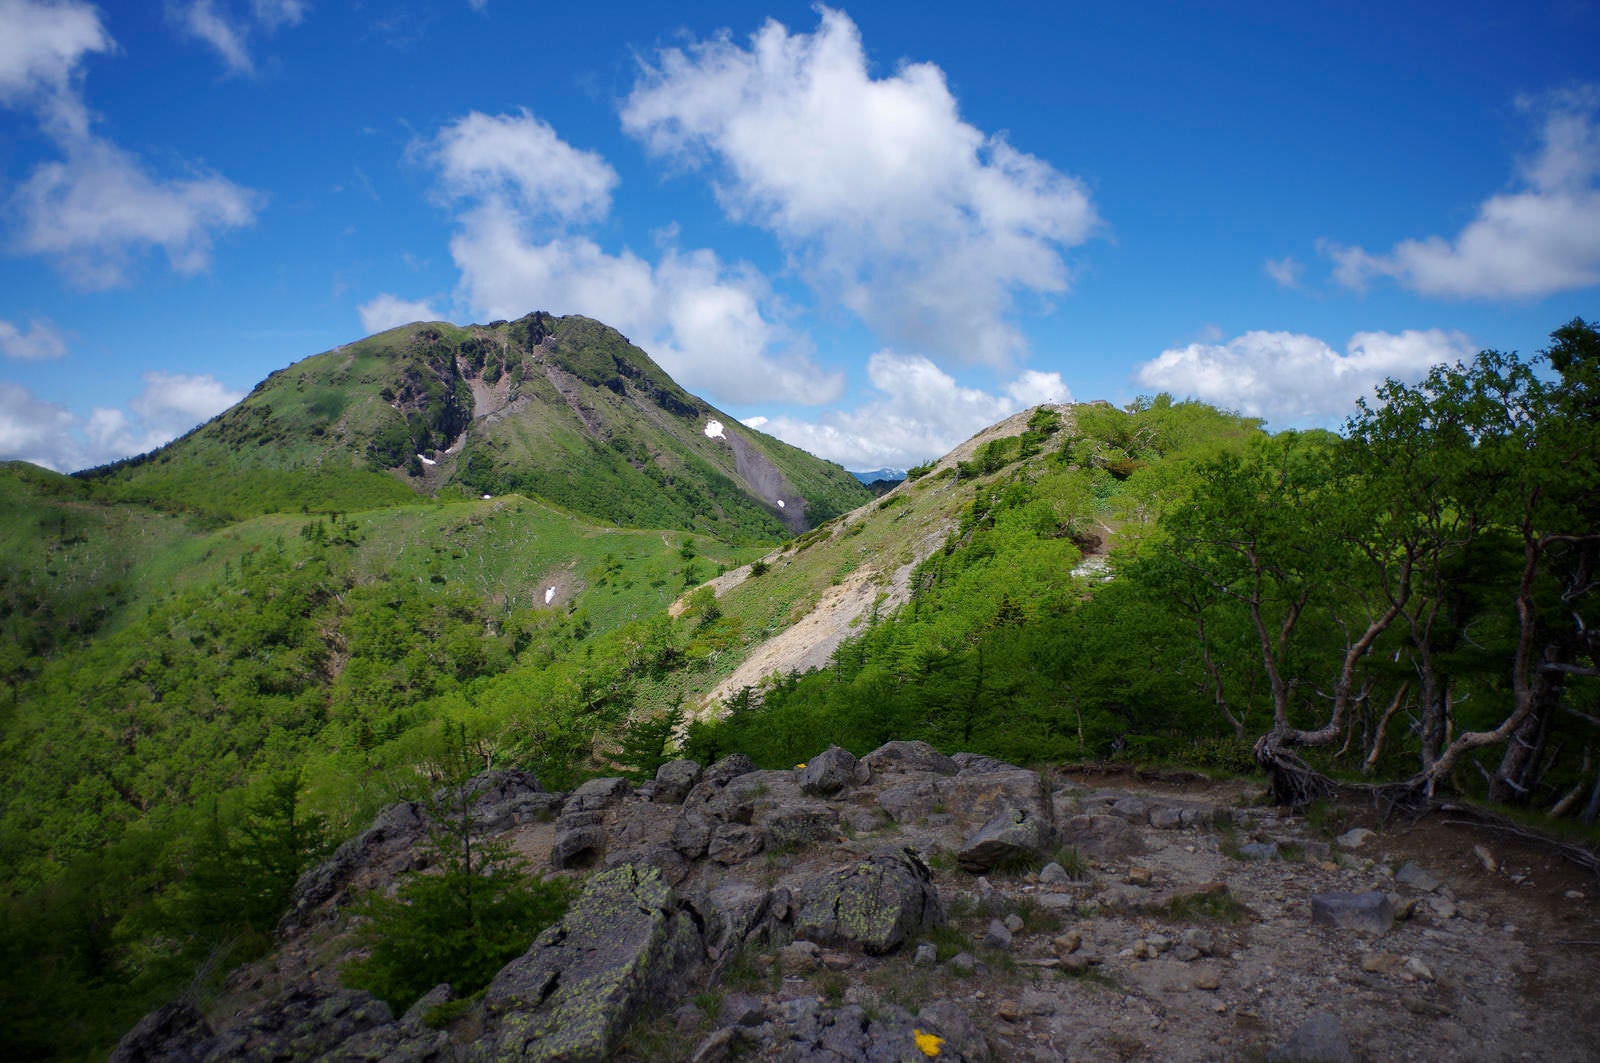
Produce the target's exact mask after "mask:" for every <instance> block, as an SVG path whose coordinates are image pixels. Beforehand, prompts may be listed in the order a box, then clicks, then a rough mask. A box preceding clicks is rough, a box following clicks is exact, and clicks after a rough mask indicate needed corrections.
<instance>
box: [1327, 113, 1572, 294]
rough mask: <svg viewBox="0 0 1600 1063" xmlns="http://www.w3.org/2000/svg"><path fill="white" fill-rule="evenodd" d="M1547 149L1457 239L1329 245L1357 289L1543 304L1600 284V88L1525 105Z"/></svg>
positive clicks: (1345, 279) (1339, 269)
mask: <svg viewBox="0 0 1600 1063" xmlns="http://www.w3.org/2000/svg"><path fill="white" fill-rule="evenodd" d="M1522 106H1523V109H1524V110H1525V111H1526V112H1527V113H1529V114H1530V115H1536V116H1537V117H1538V120H1539V121H1540V123H1541V125H1540V130H1539V147H1538V150H1537V151H1536V152H1535V153H1534V154H1533V155H1532V156H1530V157H1529V158H1526V159H1523V160H1522V161H1521V162H1520V163H1519V165H1518V166H1517V172H1516V180H1515V182H1514V185H1513V188H1512V190H1511V191H1507V192H1503V193H1501V194H1499V195H1495V196H1491V197H1490V198H1489V199H1487V200H1485V201H1484V202H1483V203H1482V204H1481V205H1480V206H1479V208H1478V214H1477V217H1475V218H1474V219H1473V220H1472V221H1471V222H1469V223H1468V224H1467V226H1466V227H1465V228H1464V229H1462V230H1461V232H1459V233H1457V234H1456V235H1455V236H1454V237H1453V238H1448V239H1447V238H1445V237H1442V236H1429V237H1426V238H1423V239H1412V240H1403V241H1401V242H1400V243H1398V244H1396V245H1395V246H1394V248H1393V249H1392V250H1390V251H1388V252H1387V253H1376V254H1375V253H1373V252H1369V251H1366V250H1364V249H1363V248H1359V247H1343V246H1340V245H1338V244H1335V243H1331V242H1324V244H1323V245H1322V251H1323V253H1324V254H1326V255H1327V256H1328V257H1329V258H1331V259H1332V260H1333V263H1334V277H1335V278H1336V279H1337V280H1338V281H1339V282H1340V283H1341V284H1344V285H1346V286H1348V287H1351V288H1356V289H1361V288H1364V287H1365V286H1366V285H1367V284H1368V283H1369V282H1370V281H1371V280H1372V279H1373V278H1376V277H1392V278H1394V279H1395V280H1396V281H1398V282H1399V283H1400V284H1401V285H1403V286H1404V287H1406V288H1410V289H1411V290H1413V291H1416V292H1420V293H1421V294H1423V295H1434V296H1444V297H1449V298H1461V299H1470V298H1487V299H1508V298H1509V299H1521V298H1526V299H1535V298H1539V297H1542V296H1546V295H1551V294H1553V293H1555V292H1562V291H1570V290H1572V289H1575V288H1586V287H1589V286H1590V285H1593V284H1596V283H1600V126H1597V123H1596V116H1597V111H1600V87H1596V86H1585V87H1583V88H1579V89H1572V90H1567V91H1564V92H1560V93H1556V94H1553V95H1550V96H1547V97H1544V98H1542V99H1540V100H1525V101H1522Z"/></svg>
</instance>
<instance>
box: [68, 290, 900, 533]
mask: <svg viewBox="0 0 1600 1063" xmlns="http://www.w3.org/2000/svg"><path fill="white" fill-rule="evenodd" d="M89 475H92V476H109V477H113V478H118V479H122V480H124V481H125V482H126V489H127V491H128V492H129V493H130V494H132V495H134V496H136V497H144V498H147V499H149V500H152V501H166V502H169V503H177V504H181V505H186V506H190V507H193V508H199V509H208V508H209V509H212V510H220V512H219V515H222V516H240V515H244V514H245V513H247V512H249V511H251V510H254V511H257V512H259V511H262V510H261V508H260V506H259V505H251V504H250V503H249V500H248V499H249V496H250V494H251V490H247V489H245V488H244V487H243V484H244V483H249V484H252V485H254V487H253V490H254V493H255V494H257V495H261V494H268V495H273V496H275V497H276V498H277V501H276V503H275V504H273V506H272V508H283V507H284V504H285V503H292V504H293V505H294V508H299V507H300V506H311V507H313V508H316V507H318V506H322V505H327V504H330V503H333V501H334V500H335V499H339V498H343V499H345V502H344V505H346V506H348V505H349V504H350V503H349V501H348V499H349V495H350V491H351V488H352V487H353V486H354V485H356V484H360V485H362V488H361V492H360V493H361V494H363V495H365V496H368V498H369V500H371V501H373V502H378V501H380V499H379V498H378V497H373V496H385V497H390V496H392V497H395V498H403V497H406V495H407V494H408V492H405V491H403V490H399V489H398V485H400V484H404V485H407V486H409V487H410V488H411V489H412V491H415V492H418V493H423V494H430V495H433V494H439V493H441V492H445V493H457V494H460V493H468V492H470V493H472V494H474V495H483V494H487V495H499V494H507V493H513V492H514V493H521V494H526V495H529V496H535V497H540V498H543V499H545V500H548V501H550V502H553V503H555V504H557V505H560V506H562V507H564V508H566V509H569V510H572V511H574V512H577V513H580V514H584V515H587V516H591V517H595V518H599V519H600V520H603V521H606V522H609V523H613V524H619V525H627V526H633V527H663V528H681V529H684V530H693V531H700V532H706V533H709V534H715V535H718V536H719V537H722V538H724V539H730V540H735V541H737V540H750V539H775V538H779V537H781V536H783V535H785V534H786V533H794V532H800V531H804V530H806V529H807V528H810V527H812V526H814V525H816V524H818V523H820V522H822V521H825V520H828V519H829V518H831V517H833V516H836V515H838V514H839V513H842V512H845V511H847V510H849V509H851V508H853V507H854V506H856V505H859V504H860V503H862V502H863V501H865V500H866V499H867V498H868V497H869V495H868V493H867V492H866V491H865V490H863V489H862V488H861V486H860V485H859V484H858V483H857V482H856V481H855V480H854V478H852V477H851V476H850V474H849V473H847V472H845V471H844V470H843V469H841V468H839V467H838V466H835V465H832V464H830V463H828V462H824V461H821V460H820V459H817V458H814V457H812V456H811V455H809V454H806V453H805V452H803V451H801V450H798V449H796V448H794V447H791V446H789V445H787V444H785V443H782V442H780V441H778V440H777V439H774V438H772V437H771V436H767V435H763V434H762V433H760V432H757V431H755V430H753V429H750V428H747V427H745V426H744V425H742V424H740V423H739V422H738V421H737V420H736V419H734V418H733V417H731V416H729V415H727V414H725V413H722V412H721V411H719V410H717V409H715V408H714V407H712V406H711V405H710V404H709V403H707V402H706V401H704V400H703V399H700V398H697V397H696V396H694V395H691V394H689V393H688V392H687V391H685V390H684V389H683V388H681V387H680V386H678V384H677V383H676V382H674V381H673V380H672V378H671V377H669V376H668V375H667V374H666V373H665V372H664V371H663V370H662V369H661V367H660V366H658V365H657V364H656V363H655V362H654V361H653V360H652V359H651V358H650V356H649V355H647V354H646V353H645V352H644V351H642V350H640V349H639V348H638V347H635V346H634V345H633V344H631V343H629V342H628V340H627V339H626V337H624V336H623V335H622V334H621V333H619V332H617V331H616V330H615V329H613V328H609V327H608V326H606V325H603V324H601V323H600V322H598V321H593V320H591V319H589V318H585V317H577V316H569V317H554V316H552V315H550V314H546V313H542V312H536V313H532V314H529V315H527V316H526V317H522V318H519V319H517V320H515V321H494V322H491V323H489V324H487V325H467V326H457V325H452V324H448V323H446V322H426V323H422V322H419V323H415V324H411V325H404V326H401V327H399V328H394V329H390V330H388V331H387V332H382V333H379V334H377V335H375V336H369V337H368V338H366V339H364V340H360V341H359V342H356V343H351V344H346V345H344V346H341V347H336V348H334V349H333V350H331V351H327V352H324V353H322V354H318V355H313V356H312V357H309V358H306V359H304V360H302V361H300V362H296V363H295V364H294V365H291V366H289V367H288V368H286V369H282V370H279V371H278V372H276V373H273V374H272V375H271V376H269V377H268V378H267V379H266V380H264V381H262V382H261V383H260V384H259V385H257V386H256V388H255V390H253V391H252V392H251V393H250V395H249V396H248V397H247V398H246V399H245V400H244V401H243V402H241V403H239V404H238V405H237V406H234V407H233V408H232V409H230V410H228V411H226V412H225V413H223V414H221V415H220V416H218V417H217V418H215V419H214V420H212V421H210V422H209V423H207V424H205V425H202V426H201V427H199V428H197V429H196V430H195V431H193V432H191V433H189V434H188V435H187V436H185V437H183V438H182V439H180V440H178V441H177V442H175V443H173V444H171V445H170V446H167V447H165V448H163V449H161V450H159V451H156V452H154V453H153V454H151V455H148V456H146V457H142V458H138V459H134V460H132V461H129V462H124V463H119V464H118V465H117V466H112V467H109V468H107V469H103V470H96V471H94V472H92V473H90V474H89ZM241 477H242V478H243V480H242V481H241V479H240V478H241Z"/></svg>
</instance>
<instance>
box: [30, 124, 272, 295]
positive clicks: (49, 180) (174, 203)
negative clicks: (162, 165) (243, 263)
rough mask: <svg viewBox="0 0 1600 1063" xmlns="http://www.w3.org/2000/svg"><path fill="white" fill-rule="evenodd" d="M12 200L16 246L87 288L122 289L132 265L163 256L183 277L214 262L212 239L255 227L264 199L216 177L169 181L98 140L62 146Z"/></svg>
mask: <svg viewBox="0 0 1600 1063" xmlns="http://www.w3.org/2000/svg"><path fill="white" fill-rule="evenodd" d="M65 147H66V157H65V158H64V159H62V160H60V161H58V162H48V163H44V164H42V165H41V166H39V167H38V168H37V169H36V170H34V172H33V173H32V175H30V176H29V177H28V178H27V180H25V181H23V183H22V184H21V186H20V187H19V188H17V190H16V191H15V192H14V193H13V196H12V203H13V206H14V207H15V209H16V210H17V212H18V214H19V216H20V218H21V220H22V226H21V232H20V234H19V241H18V242H19V245H20V246H21V248H22V249H23V250H24V251H29V252H33V253H37V254H42V255H46V256H48V257H50V258H52V259H54V260H55V262H56V264H57V266H58V267H59V268H60V269H61V270H62V271H63V272H64V273H65V274H66V275H67V276H68V277H69V278H71V279H72V280H73V281H75V282H76V283H78V284H80V285H82V286H83V287H86V288H107V287H112V286H115V285H118V284H121V283H123V282H124V281H125V280H126V279H127V274H128V268H129V266H130V264H131V263H132V261H133V259H134V258H135V256H136V255H137V254H138V253H140V252H143V251H145V250H148V249H151V248H157V247H159V248H161V249H162V250H163V251H165V252H166V255H167V260H168V262H169V263H170V264H171V265H172V268H173V269H175V270H177V271H178V272H179V273H196V272H199V271H200V270H203V269H205V268H206V266H207V265H209V263H210V260H211V243H212V239H213V236H214V235H215V234H216V233H218V232H222V231H226V230H229V229H237V228H240V227H243V226H246V225H249V224H250V223H251V222H253V221H254V220H255V213H256V210H257V208H258V207H259V205H260V201H261V197H260V196H259V195H258V194H257V193H255V192H252V191H250V190H249V189H245V188H241V187H239V186H238V185H236V184H234V183H233V182H232V181H229V180H227V179H226V178H223V177H219V176H217V175H215V174H201V175H196V176H193V177H188V178H179V179H169V180H163V179H161V178H158V177H155V176H152V175H151V174H150V173H149V172H148V171H147V170H146V169H145V167H144V165H143V164H142V163H141V162H140V161H139V160H138V159H136V158H135V157H134V156H132V155H130V154H129V153H127V152H125V151H123V150H122V149H121V148H119V147H117V146H116V145H114V144H112V143H110V142H108V141H105V140H102V139H100V138H98V137H90V138H87V139H84V140H82V141H75V142H71V143H68V144H66V145H65Z"/></svg>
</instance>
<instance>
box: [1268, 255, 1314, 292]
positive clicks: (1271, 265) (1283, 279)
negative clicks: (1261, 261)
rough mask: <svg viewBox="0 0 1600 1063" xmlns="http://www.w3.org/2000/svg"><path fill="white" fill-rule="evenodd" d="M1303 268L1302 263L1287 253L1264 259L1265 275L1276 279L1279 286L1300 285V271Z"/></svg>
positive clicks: (1293, 286)
mask: <svg viewBox="0 0 1600 1063" xmlns="http://www.w3.org/2000/svg"><path fill="white" fill-rule="evenodd" d="M1304 269H1305V267H1304V266H1303V265H1301V264H1300V263H1299V262H1297V261H1295V260H1294V258H1292V257H1290V256H1288V255H1285V256H1284V257H1283V258H1269V259H1267V261H1266V271H1267V276H1269V277H1271V278H1272V279H1273V280H1274V281H1276V282H1277V284H1278V287H1280V288H1298V287H1300V273H1301V271H1302V270H1304Z"/></svg>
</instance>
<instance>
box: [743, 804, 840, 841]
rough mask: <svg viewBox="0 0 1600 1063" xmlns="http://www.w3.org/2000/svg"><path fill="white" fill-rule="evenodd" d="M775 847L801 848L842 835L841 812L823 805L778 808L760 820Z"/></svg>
mask: <svg viewBox="0 0 1600 1063" xmlns="http://www.w3.org/2000/svg"><path fill="white" fill-rule="evenodd" d="M761 827H762V829H763V830H765V831H766V832H767V837H768V838H769V839H770V840H771V845H772V846H773V847H774V848H786V847H787V848H801V847H803V846H807V845H815V844H816V843H818V842H826V841H832V840H833V839H835V838H837V837H838V836H839V813H837V812H835V811H834V810H833V809H831V808H829V807H828V806H827V805H823V804H808V805H799V806H794V807H787V808H778V809H776V810H775V811H773V812H772V813H771V814H769V815H767V816H765V817H763V818H762V820H761Z"/></svg>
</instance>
